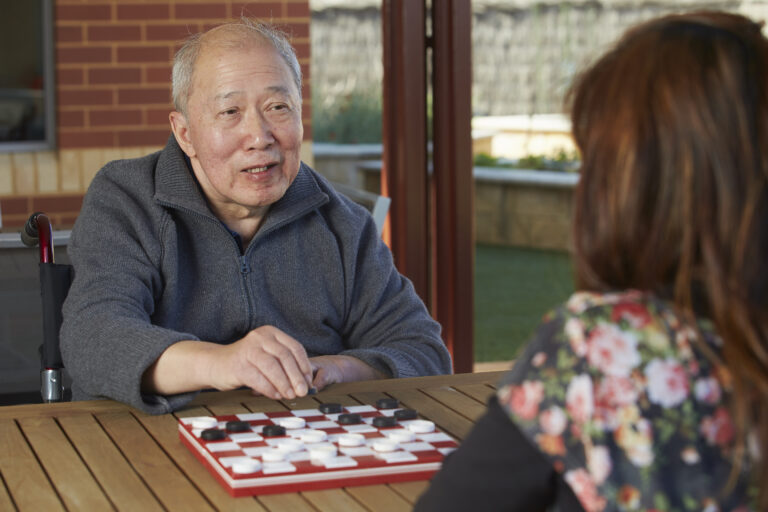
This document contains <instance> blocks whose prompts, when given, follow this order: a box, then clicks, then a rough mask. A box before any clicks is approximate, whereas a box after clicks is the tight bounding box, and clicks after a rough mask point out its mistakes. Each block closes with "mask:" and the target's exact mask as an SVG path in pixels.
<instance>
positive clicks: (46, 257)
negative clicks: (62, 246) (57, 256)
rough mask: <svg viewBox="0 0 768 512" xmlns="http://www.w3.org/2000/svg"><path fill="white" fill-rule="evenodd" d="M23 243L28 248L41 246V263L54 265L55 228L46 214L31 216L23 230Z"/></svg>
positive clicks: (37, 213) (39, 213) (38, 213)
mask: <svg viewBox="0 0 768 512" xmlns="http://www.w3.org/2000/svg"><path fill="white" fill-rule="evenodd" d="M21 241H22V243H23V244H24V245H26V246H27V247H35V246H36V245H38V244H39V245H40V263H53V227H52V226H51V220H50V219H49V218H48V216H47V215H46V214H45V213H43V212H35V213H33V214H32V215H30V216H29V219H27V223H26V224H24V229H22V230H21Z"/></svg>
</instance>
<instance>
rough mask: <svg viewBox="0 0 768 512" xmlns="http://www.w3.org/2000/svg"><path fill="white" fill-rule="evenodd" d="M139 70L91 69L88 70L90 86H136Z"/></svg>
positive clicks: (139, 80) (139, 77) (139, 74)
mask: <svg viewBox="0 0 768 512" xmlns="http://www.w3.org/2000/svg"><path fill="white" fill-rule="evenodd" d="M140 82H141V68H92V69H89V70H88V83H91V84H138V83H140Z"/></svg>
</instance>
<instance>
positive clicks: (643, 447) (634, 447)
mask: <svg viewBox="0 0 768 512" xmlns="http://www.w3.org/2000/svg"><path fill="white" fill-rule="evenodd" d="M614 438H615V439H616V444H618V445H619V446H620V447H621V448H622V449H623V450H624V453H626V454H627V458H628V459H629V460H630V462H632V464H634V465H635V466H638V467H641V468H645V467H648V466H650V465H651V463H652V462H653V459H654V455H653V449H652V445H653V428H652V427H651V423H650V422H649V421H648V420H647V419H645V418H640V419H638V420H637V422H635V423H634V424H631V423H623V424H621V425H620V426H619V428H618V429H616V431H615V432H614Z"/></svg>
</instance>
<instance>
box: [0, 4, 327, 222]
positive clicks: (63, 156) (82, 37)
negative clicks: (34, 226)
mask: <svg viewBox="0 0 768 512" xmlns="http://www.w3.org/2000/svg"><path fill="white" fill-rule="evenodd" d="M241 15H246V16H252V17H257V18H260V19H264V20H267V21H271V22H273V23H275V24H277V25H278V26H280V27H281V28H282V29H283V30H285V31H286V32H287V33H288V34H289V35H290V36H291V38H292V39H291V41H292V43H293V45H294V47H295V48H296V51H297V54H298V56H299V63H300V64H301V66H302V73H303V75H304V90H303V95H304V106H303V121H304V127H305V128H304V137H305V139H306V140H311V138H312V111H311V94H310V86H309V78H310V66H309V55H310V41H309V22H310V10H309V0H276V1H264V0H252V1H239V2H238V1H233V0H152V1H147V0H54V24H55V34H54V41H55V43H54V44H55V56H54V59H55V67H56V105H57V107H56V134H57V148H56V149H55V150H53V151H35V152H26V153H25V152H15V153H0V211H2V226H3V230H5V231H10V230H13V229H18V227H19V226H21V225H22V224H23V222H24V221H25V220H26V216H27V215H28V214H29V213H31V211H33V210H34V209H39V208H37V207H38V206H39V205H40V204H42V205H44V206H47V207H48V208H47V211H48V212H49V213H50V214H51V218H52V220H53V221H54V223H56V224H58V226H57V227H67V226H68V225H71V223H72V222H74V218H75V216H76V214H77V212H78V211H79V201H81V200H82V195H83V194H84V192H85V190H86V189H87V187H88V185H89V183H90V181H91V179H92V177H93V175H94V174H95V173H96V171H98V170H99V169H100V168H101V167H102V166H103V165H104V164H105V163H107V162H108V161H110V160H113V159H116V158H130V157H134V156H140V155H143V154H146V153H148V152H151V151H154V150H156V149H159V148H160V147H162V146H163V145H164V144H165V141H166V140H167V138H168V136H169V134H170V129H169V124H168V113H169V112H170V110H171V108H172V107H171V93H170V90H171V87H170V77H171V61H172V58H173V54H174V52H175V50H176V49H177V48H178V46H179V44H180V42H181V41H182V40H183V39H184V38H185V37H187V36H188V35H189V34H192V33H195V32H199V31H201V30H206V29H208V28H211V27H213V26H215V25H217V24H220V23H222V22H225V21H228V20H231V19H235V18H238V17H239V16H241ZM309 154H310V152H307V156H309Z"/></svg>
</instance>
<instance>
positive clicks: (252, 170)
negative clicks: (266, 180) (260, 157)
mask: <svg viewBox="0 0 768 512" xmlns="http://www.w3.org/2000/svg"><path fill="white" fill-rule="evenodd" d="M276 165H277V164H267V165H264V166H262V167H251V168H250V169H243V172H247V173H248V174H259V173H262V172H267V171H268V170H270V169H271V168H273V167H274V166H276Z"/></svg>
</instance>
